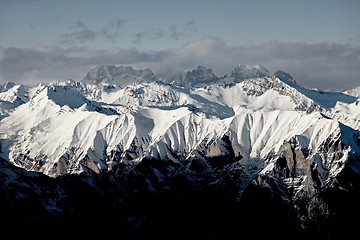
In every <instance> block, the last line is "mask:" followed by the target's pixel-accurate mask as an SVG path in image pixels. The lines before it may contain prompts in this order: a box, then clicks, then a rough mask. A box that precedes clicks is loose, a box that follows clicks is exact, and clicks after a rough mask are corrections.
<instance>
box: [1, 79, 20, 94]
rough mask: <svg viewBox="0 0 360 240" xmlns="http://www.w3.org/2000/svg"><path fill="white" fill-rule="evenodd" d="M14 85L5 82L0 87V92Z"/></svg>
mask: <svg viewBox="0 0 360 240" xmlns="http://www.w3.org/2000/svg"><path fill="white" fill-rule="evenodd" d="M15 85H16V84H15V83H13V82H10V81H7V82H6V83H4V84H3V85H0V92H4V91H7V90H9V89H10V88H13V87H14V86H15Z"/></svg>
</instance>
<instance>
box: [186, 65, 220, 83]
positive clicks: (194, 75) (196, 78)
mask: <svg viewBox="0 0 360 240" xmlns="http://www.w3.org/2000/svg"><path fill="white" fill-rule="evenodd" d="M218 80H219V78H218V77H217V76H216V75H215V74H214V73H213V71H212V70H211V69H210V68H206V67H204V66H201V65H199V66H198V67H197V68H196V69H194V70H192V71H188V72H187V73H186V76H185V83H187V84H189V85H191V86H193V85H197V84H201V83H214V82H217V81H218Z"/></svg>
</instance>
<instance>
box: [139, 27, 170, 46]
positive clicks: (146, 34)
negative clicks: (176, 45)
mask: <svg viewBox="0 0 360 240" xmlns="http://www.w3.org/2000/svg"><path fill="white" fill-rule="evenodd" d="M160 38H164V32H163V30H161V29H160V28H148V29H146V30H145V31H142V32H138V33H136V34H135V36H134V40H133V41H132V43H135V44H140V43H142V41H143V40H144V39H152V40H156V39H160Z"/></svg>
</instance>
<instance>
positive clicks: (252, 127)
mask: <svg viewBox="0 0 360 240" xmlns="http://www.w3.org/2000/svg"><path fill="white" fill-rule="evenodd" d="M84 86H86V85H79V84H74V83H73V82H69V83H68V84H52V85H50V86H43V87H42V88H38V90H37V92H36V93H34V96H33V97H32V98H31V99H30V100H29V101H28V102H27V103H24V104H23V105H21V106H19V107H18V108H17V109H16V110H15V111H14V112H13V113H12V114H11V115H10V116H9V117H7V118H5V119H3V120H2V121H1V126H0V134H1V135H0V137H1V139H2V142H1V144H2V149H3V153H2V157H3V158H5V159H9V160H10V161H11V162H13V163H15V164H16V165H18V166H22V167H24V168H26V169H29V170H36V171H41V172H44V173H45V174H48V175H50V176H58V175H62V174H64V173H76V172H81V171H84V168H88V169H91V170H93V171H95V172H101V171H108V170H110V169H112V168H113V165H116V164H119V163H128V162H132V163H134V162H138V161H141V159H143V158H144V157H153V158H157V159H164V160H166V159H169V160H172V161H174V162H181V161H185V160H186V159H191V158H193V157H198V158H203V159H207V158H209V156H211V157H216V155H219V156H221V155H224V154H226V152H227V150H226V149H220V148H219V147H218V146H216V143H218V141H219V140H221V139H222V138H224V137H227V138H228V139H229V141H230V142H231V148H232V151H233V152H234V154H235V155H237V156H241V158H242V159H243V162H244V163H246V164H247V163H249V164H252V163H251V159H265V158H266V156H267V155H269V154H270V153H271V152H274V153H277V152H278V151H279V149H280V147H281V146H282V144H283V143H284V142H289V141H290V139H297V138H299V139H300V140H299V141H300V142H301V144H302V145H301V148H303V149H306V151H308V152H311V153H313V152H314V153H316V152H318V151H321V149H319V147H320V146H321V144H324V142H326V141H327V139H328V138H331V137H332V136H333V135H334V134H335V133H337V132H339V131H340V130H339V123H338V121H337V120H335V119H334V120H330V119H327V117H325V116H324V115H322V114H321V113H320V112H319V110H321V107H320V106H319V105H317V103H316V102H314V101H313V100H312V99H310V98H308V97H306V96H305V95H303V94H301V93H300V92H299V91H297V90H296V89H295V88H293V87H291V86H289V85H287V84H285V83H284V82H282V81H280V80H279V79H277V78H275V77H265V78H255V79H249V80H245V81H242V82H241V83H238V84H233V85H210V86H204V87H199V88H194V89H192V88H180V87H176V86H173V85H169V84H163V83H161V82H153V83H145V82H144V83H136V84H131V85H129V86H127V87H126V88H117V89H114V91H111V92H106V91H100V92H99V94H98V95H97V97H98V98H100V99H101V101H99V102H96V101H94V100H91V99H90V98H88V97H86V93H89V91H84V89H85V90H87V89H91V87H84ZM90 93H93V91H90ZM349 114H350V113H349ZM297 136H298V137H297ZM214 144H215V145H214ZM350 144H351V143H350ZM235 155H234V156H235ZM249 161H250V162H249ZM322 161H327V159H326V157H325V159H322ZM259 164H260V165H259V166H258V167H257V168H258V170H259V171H260V170H261V168H262V167H264V166H265V165H264V164H265V163H264V161H261V162H260V163H259ZM330 168H331V167H329V169H330Z"/></svg>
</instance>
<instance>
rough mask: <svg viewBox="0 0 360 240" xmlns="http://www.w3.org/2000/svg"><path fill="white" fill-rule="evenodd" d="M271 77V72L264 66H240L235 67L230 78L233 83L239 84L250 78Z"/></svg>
mask: <svg viewBox="0 0 360 240" xmlns="http://www.w3.org/2000/svg"><path fill="white" fill-rule="evenodd" d="M268 76H270V73H269V71H268V70H267V69H266V68H265V67H264V66H262V65H253V66H251V65H245V64H240V65H237V66H236V67H235V69H234V70H233V71H232V72H231V75H230V77H232V78H233V81H234V82H236V83H238V82H242V81H243V80H245V79H249V78H258V77H268Z"/></svg>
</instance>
